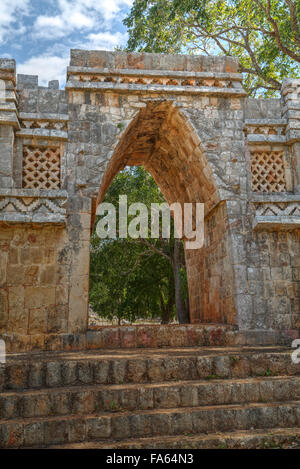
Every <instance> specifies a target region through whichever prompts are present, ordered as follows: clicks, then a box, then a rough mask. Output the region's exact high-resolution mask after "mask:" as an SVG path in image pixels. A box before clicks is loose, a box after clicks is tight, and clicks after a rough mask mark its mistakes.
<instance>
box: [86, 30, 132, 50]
mask: <svg viewBox="0 0 300 469" xmlns="http://www.w3.org/2000/svg"><path fill="white" fill-rule="evenodd" d="M127 37H128V36H127V33H124V34H123V33H121V32H120V31H117V32H116V33H114V34H113V33H110V32H108V31H107V32H104V33H98V34H89V36H88V39H89V42H88V43H87V44H84V45H83V46H84V48H86V49H102V50H112V49H114V48H115V47H116V46H119V45H123V44H125V43H126V41H127Z"/></svg>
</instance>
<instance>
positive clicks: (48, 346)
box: [2, 324, 281, 353]
mask: <svg viewBox="0 0 300 469" xmlns="http://www.w3.org/2000/svg"><path fill="white" fill-rule="evenodd" d="M2 338H3V339H4V340H5V343H6V349H7V352H9V353H16V352H25V351H28V352H29V351H32V352H34V351H35V350H48V351H70V350H71V351H78V350H98V349H101V350H105V349H109V350H110V349H120V348H125V349H135V348H157V347H195V346H210V345H211V346H215V345H223V346H225V345H239V344H249V345H252V344H256V343H258V344H260V345H268V344H274V343H281V342H276V341H275V339H274V333H269V331H266V332H265V333H260V334H259V335H258V336H257V334H255V333H253V334H251V333H249V334H243V333H242V332H240V333H239V332H238V331H237V330H236V328H235V327H233V326H230V325H224V324H144V325H134V326H131V325H128V326H127V325H122V326H91V327H90V329H89V330H88V331H86V332H85V333H80V334H46V335H42V334H40V335H19V334H13V335H12V334H2Z"/></svg>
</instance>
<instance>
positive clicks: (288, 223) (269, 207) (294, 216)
mask: <svg viewBox="0 0 300 469" xmlns="http://www.w3.org/2000/svg"><path fill="white" fill-rule="evenodd" d="M253 204H254V206H255V219H254V223H253V228H254V229H256V230H273V229H276V230H294V229H298V230H299V229H300V197H299V196H293V195H281V194H278V195H277V196H275V194H274V195H272V196H270V195H267V194H266V195H264V196H263V197H259V196H258V195H257V196H256V197H253Z"/></svg>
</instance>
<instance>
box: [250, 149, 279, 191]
mask: <svg viewBox="0 0 300 469" xmlns="http://www.w3.org/2000/svg"><path fill="white" fill-rule="evenodd" d="M251 170H252V190H253V192H285V191H286V181H285V170H284V163H283V152H282V151H254V152H252V153H251Z"/></svg>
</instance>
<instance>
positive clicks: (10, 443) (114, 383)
mask: <svg viewBox="0 0 300 469" xmlns="http://www.w3.org/2000/svg"><path fill="white" fill-rule="evenodd" d="M299 404H300V365H296V364H293V363H292V361H291V350H290V349H288V348H284V347H271V346H260V347H251V346H248V347H246V346H245V347H229V346H227V347H226V346H210V347H205V346H201V347H197V346H194V347H166V348H155V349H153V348H143V349H133V348H130V349H126V348H124V349H122V348H120V349H101V350H86V351H82V350H81V351H69V352H66V351H65V352H35V353H34V352H31V353H29V354H28V353H27V354H26V353H25V354H10V355H9V356H8V360H7V363H6V365H0V447H1V448H21V447H28V448H30V447H37V448H43V447H48V448H49V447H50V448H103V449H104V448H130V449H133V448H149V449H153V448H177V449H189V448H195V449H196V448H269V447H282V446H284V445H291V444H294V445H295V444H296V445H297V444H298V443H299V441H300V428H299V427H300V405H299Z"/></svg>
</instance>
